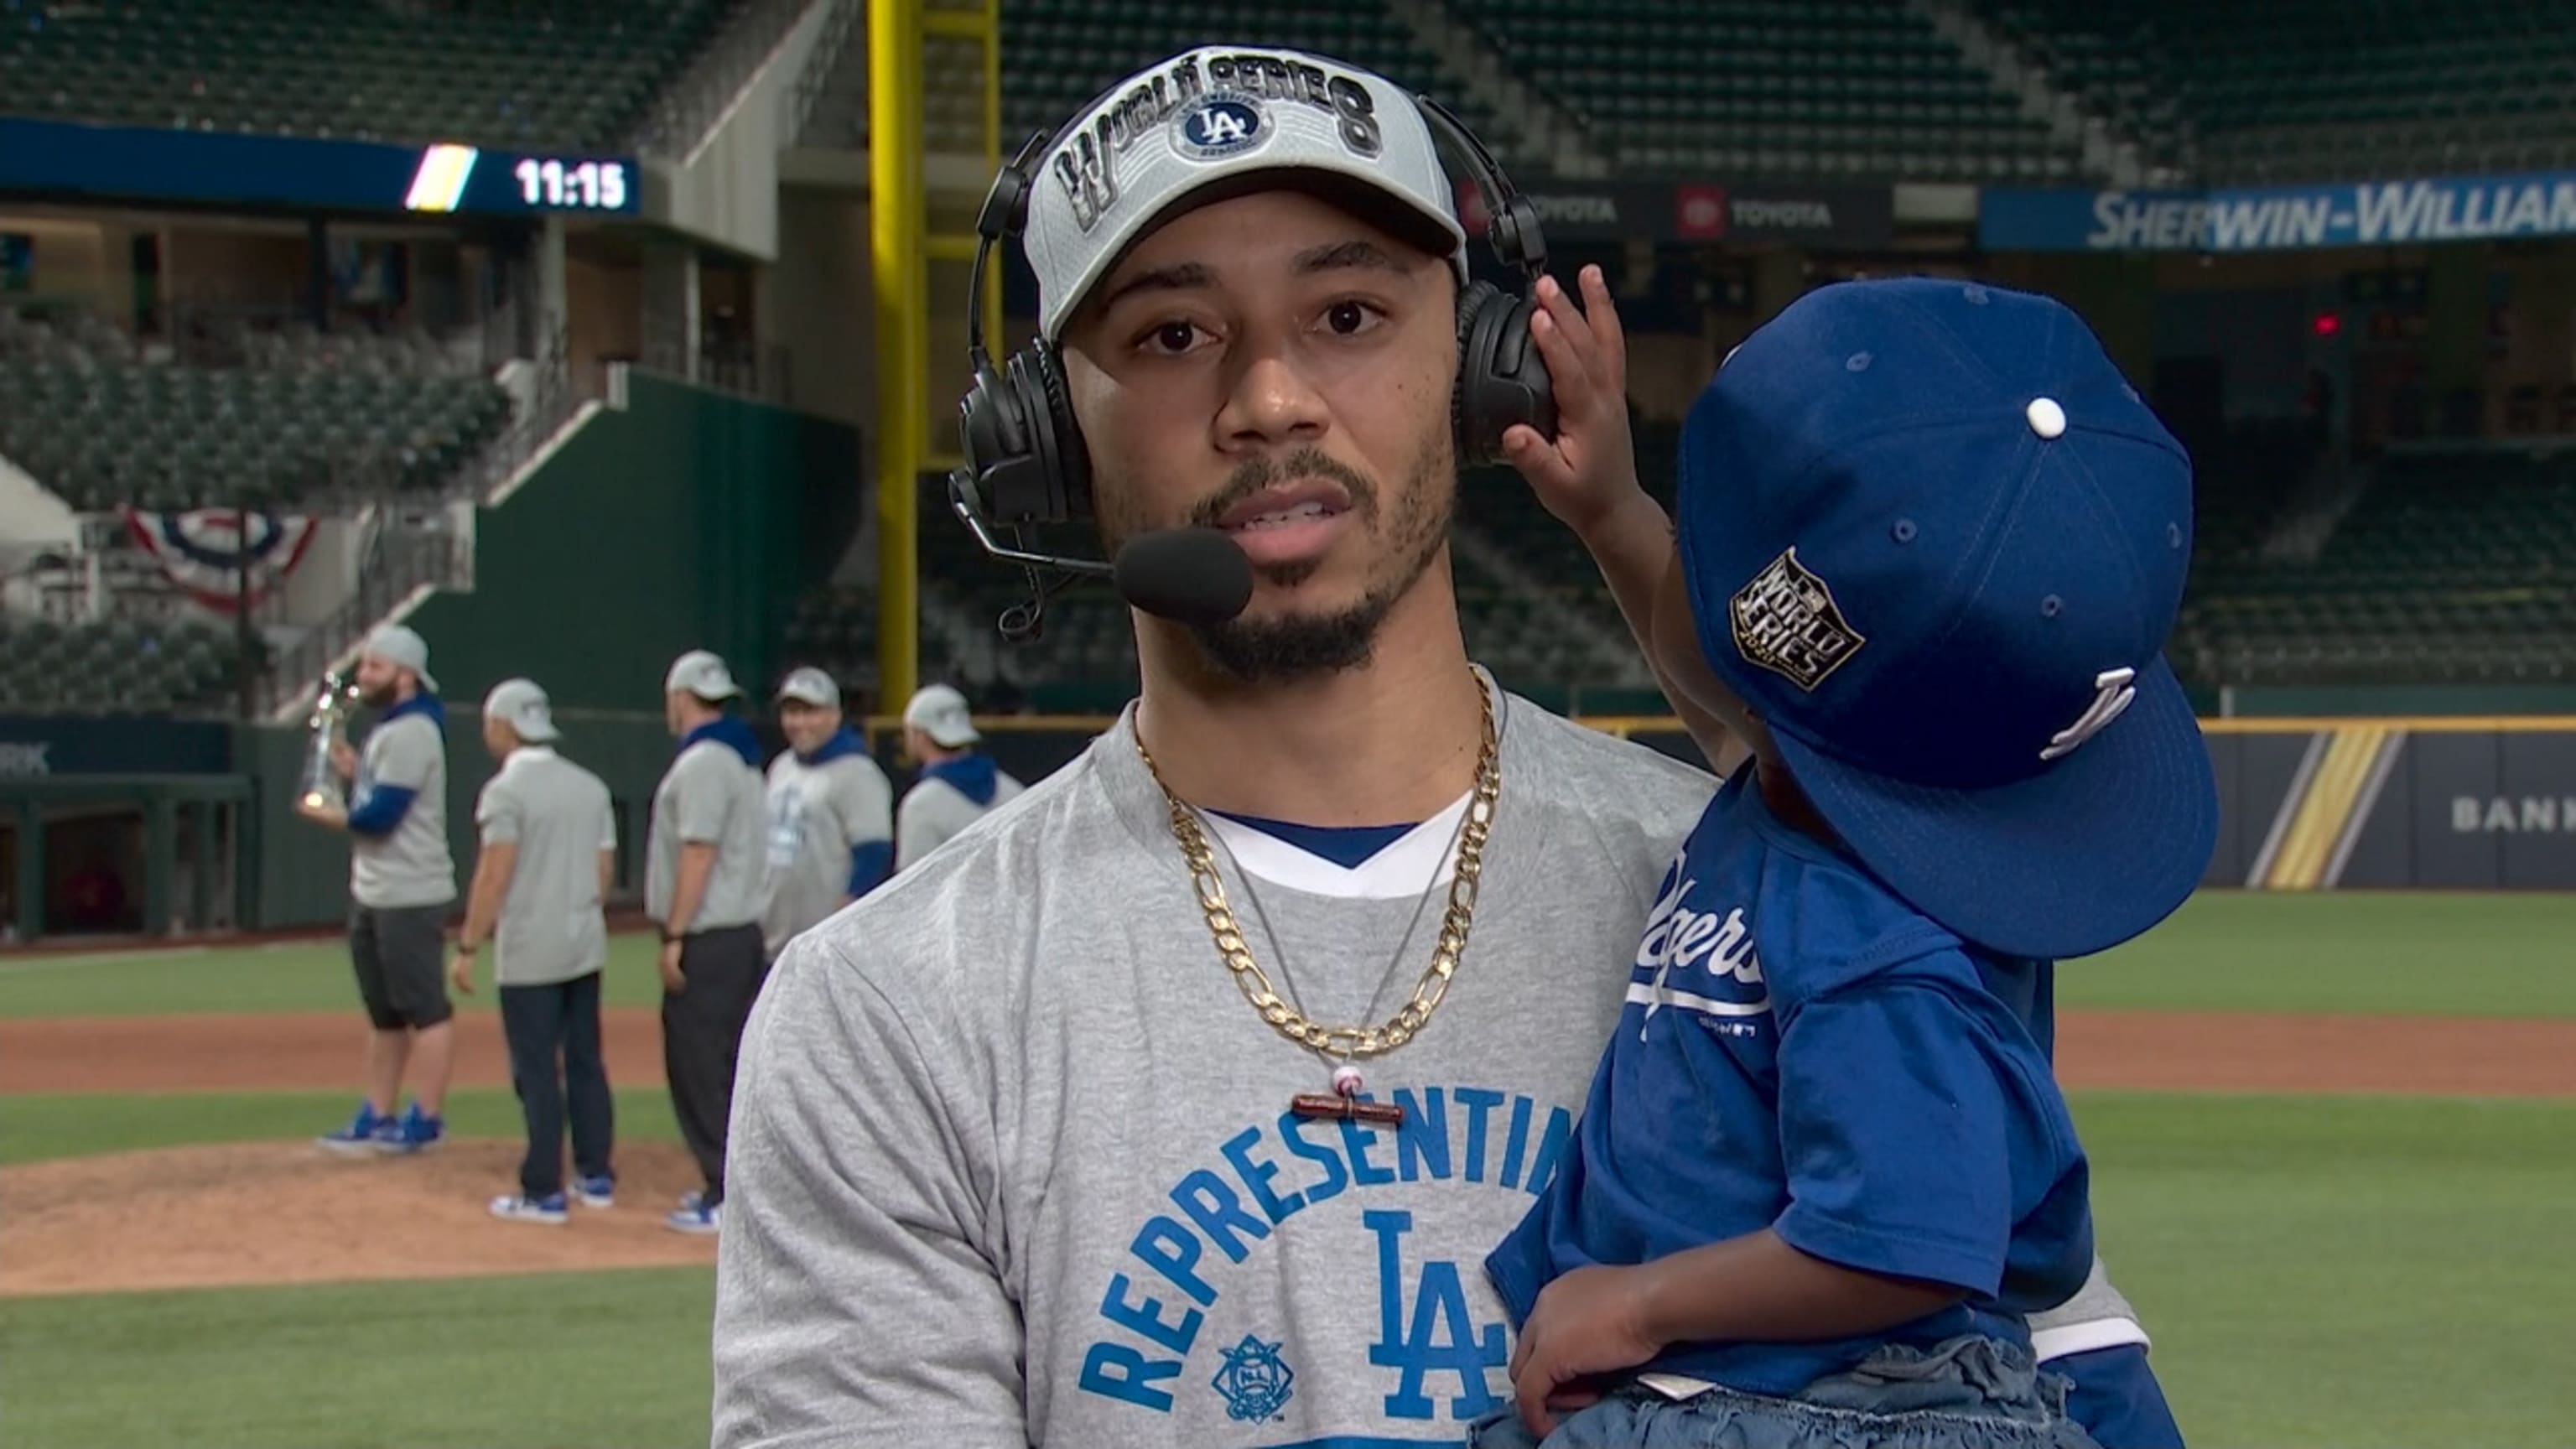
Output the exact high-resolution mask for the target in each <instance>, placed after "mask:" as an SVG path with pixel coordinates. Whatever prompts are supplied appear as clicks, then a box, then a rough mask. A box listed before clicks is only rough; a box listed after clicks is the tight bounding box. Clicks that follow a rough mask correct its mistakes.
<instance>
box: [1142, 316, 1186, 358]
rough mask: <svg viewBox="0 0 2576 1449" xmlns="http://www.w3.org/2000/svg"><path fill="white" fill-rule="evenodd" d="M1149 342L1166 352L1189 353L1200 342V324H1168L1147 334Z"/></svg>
mask: <svg viewBox="0 0 2576 1449" xmlns="http://www.w3.org/2000/svg"><path fill="white" fill-rule="evenodd" d="M1147 340H1148V341H1149V342H1151V343H1152V344H1153V345H1154V347H1156V348H1157V349H1159V350H1161V351H1164V352H1187V351H1189V350H1190V345H1191V344H1192V343H1195V342H1197V341H1198V340H1199V329H1198V324H1196V323H1194V322H1166V323H1163V324H1162V325H1161V326H1159V327H1156V328H1155V329H1154V330H1153V331H1152V332H1151V333H1148V334H1147Z"/></svg>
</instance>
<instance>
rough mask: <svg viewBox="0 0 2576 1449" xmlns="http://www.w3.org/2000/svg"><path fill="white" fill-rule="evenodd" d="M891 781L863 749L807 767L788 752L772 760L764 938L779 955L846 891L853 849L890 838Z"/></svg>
mask: <svg viewBox="0 0 2576 1449" xmlns="http://www.w3.org/2000/svg"><path fill="white" fill-rule="evenodd" d="M893 807H894V786H893V784H892V782H890V781H888V780H887V779H886V773H885V771H884V770H883V769H881V768H879V767H878V765H877V762H876V761H875V760H872V759H870V758H868V756H867V755H866V754H864V753H853V754H846V755H835V756H834V757H832V758H831V759H828V760H825V761H823V762H822V763H821V764H819V765H809V764H806V763H805V762H804V761H802V760H799V759H797V758H796V752H795V751H793V750H788V751H785V752H783V753H781V754H780V755H779V757H778V758H777V759H775V760H772V761H770V762H769V909H768V910H766V911H764V912H762V913H761V918H760V925H761V936H762V938H763V940H764V941H765V942H766V943H767V945H768V948H769V953H770V954H771V955H773V956H774V955H777V954H778V952H779V950H780V948H782V947H784V946H785V945H786V944H787V943H788V941H789V940H790V939H792V938H793V937H794V936H795V935H796V934H797V933H798V932H800V931H804V930H808V929H810V928H812V927H814V926H816V925H819V924H820V923H821V922H822V921H823V919H824V918H825V917H827V916H829V915H831V914H832V913H833V912H834V911H837V910H839V909H840V908H841V902H842V901H843V900H845V899H847V898H848V897H849V894H850V870H851V865H852V858H851V857H852V852H853V851H855V850H856V849H857V848H858V847H859V846H861V845H865V844H869V843H872V842H873V843H878V844H883V845H885V846H886V847H887V848H888V849H889V850H891V848H892V846H893V840H894V821H893V818H892V817H893V813H894V810H893Z"/></svg>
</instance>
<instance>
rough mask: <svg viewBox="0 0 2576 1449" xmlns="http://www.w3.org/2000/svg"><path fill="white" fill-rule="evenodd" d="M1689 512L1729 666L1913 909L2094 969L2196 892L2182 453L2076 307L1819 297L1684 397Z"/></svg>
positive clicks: (1888, 294) (1840, 829)
mask: <svg viewBox="0 0 2576 1449" xmlns="http://www.w3.org/2000/svg"><path fill="white" fill-rule="evenodd" d="M1677 518H1678V531H1679V539H1680V548H1681V557H1682V565H1683V570H1684V576H1685V577H1686V579H1687V580H1688V586H1689V594H1690V602H1691V610H1692V613H1693V615H1694V618H1695V621H1696V623H1697V628H1698V637H1699V644H1700V650H1701V652H1702V653H1703V654H1704V655H1705V656H1706V657H1707V660H1708V663H1709V665H1710V667H1711V668H1712V669H1713V670H1714V671H1715V672H1716V674H1717V675H1718V677H1719V678H1720V679H1722V680H1724V681H1725V682H1726V683H1727V685H1728V686H1729V687H1731V688H1732V689H1734V690H1735V691H1736V693H1737V694H1739V695H1740V696H1742V697H1743V699H1744V700H1745V702H1746V703H1747V704H1749V705H1750V706H1752V708H1753V711H1754V713H1756V714H1757V715H1759V716H1761V718H1762V720H1763V721H1764V723H1765V724H1766V725H1767V726H1768V727H1769V730H1770V732H1771V735H1772V737H1773V739H1774V740H1775V742H1776V743H1777V745H1778V748H1779V752H1780V756H1781V758H1782V761H1783V762H1784V763H1785V764H1786V765H1787V766H1788V767H1789V769H1790V771H1791V772H1792V773H1793V774H1794V775H1795V776H1796V777H1797V780H1798V783H1799V785H1800V786H1801V787H1802V788H1803V789H1804V791H1805V792H1806V794H1807V796H1808V798H1809V799H1810V800H1811V801H1812V802H1813V803H1814V805H1815V807H1816V810H1817V812H1818V813H1819V814H1820V815H1822V816H1823V817H1824V819H1825V821H1826V823H1827V824H1829V825H1831V826H1832V827H1833V829H1834V831H1835V833H1836V834H1838V835H1839V836H1841V837H1842V840H1843V842H1844V844H1845V845H1846V846H1847V847H1848V848H1849V849H1850V851H1851V852H1852V853H1853V854H1854V855H1855V856H1857V857H1858V858H1859V860H1860V861H1861V862H1862V863H1863V864H1864V865H1866V866H1867V867H1868V868H1869V869H1870V870H1871V871H1872V872H1873V873H1874V874H1876V875H1877V876H1878V877H1879V878H1880V879H1882V880H1884V881H1885V882H1886V883H1887V884H1888V885H1889V886H1890V887H1891V888H1893V889H1894V890H1895V891H1896V892H1897V894H1899V895H1900V896H1903V897H1904V898H1905V899H1906V900H1907V901H1909V902H1910V903H1912V904H1913V905H1914V906H1915V908H1916V909H1918V910H1920V911H1922V912H1923V913H1924V914H1925V915H1927V916H1930V917H1931V918H1932V919H1934V920H1935V921H1938V922H1940V923H1941V924H1942V925H1944V926H1946V927H1948V928H1949V929H1950V930H1952V931H1954V932H1957V933H1958V934H1959V935H1961V936H1963V937H1965V938H1967V939H1969V940H1971V941H1974V942H1977V943H1979V944H1981V945H1983V946H1985V947H1987V948H1989V949H1991V950H1995V951H1999V952H2003V953H2005V954H2009V955H2016V956H2039V957H2066V956H2081V955H2086V954H2089V953H2091V952H2095V951H2101V950H2104V949H2107V948H2109V947H2111V946H2114V945H2117V944H2119V943H2120V942H2122V941H2125V940H2127V939H2129V938H2130V937H2132V936H2135V935H2137V934H2138V933H2140V932H2142V931H2144V930H2146V929H2147V928H2148V927H2150V926H2152V925H2154V924H2155V923H2156V922H2157V921H2160V920H2162V919H2163V918H2164V917H2165V916H2166V915H2168V914H2169V913H2171V912H2172V911H2173V909H2174V908H2175V907H2176V906H2178V905H2180V904H2181V903H2182V901H2183V900H2184V898H2186V897H2187V896H2189V895H2190V894H2191V892H2192V890H2193V888H2194V887H2195V886H2196V885H2198V883H2199V881H2200V877H2201V873H2202V871H2203V870H2204V869H2205V868H2206V866H2207V865H2208V862H2209V857H2210V852H2211V850H2212V849H2213V848H2214V847H2215V845H2216V842H2217V835H2218V804H2217V791H2216V787H2215V785H2214V783H2213V780H2212V776H2211V771H2210V763H2209V752H2208V748H2207V746H2206V745H2205V744H2204V743H2203V741H2202V738H2201V734H2200V726H2199V723H2198V721H2197V720H2196V719H2195V718H2194V717H2193V714H2192V711H2191V707H2190V705H2189V703H2188V702H2187V701H2186V700H2185V699H2184V696H2183V692H2182V686H2181V685H2180V683H2179V682H2177V681H2176V680H2175V678H2174V675H2173V671H2172V669H2171V668H2170V667H2169V666H2168V665H2167V664H2166V663H2165V661H2164V654H2163V650H2164V643H2165V639H2166V636H2167V635H2168V634H2170V633H2171V632H2172V629H2173V626H2174V620H2175V617H2176V615H2177V614H2178V613H2179V612H2180V610H2181V606H2182V593H2183V581H2184V578H2185V576H2186V574H2187V572H2188V570H2189V565H2190V559H2191V526H2192V473H2191V461H2190V458H2189V457H2188V455H2186V454H2185V452H2184V451H2183V448H2182V446H2181V445H2180V444H2179V443H2177V442H2176V441H2175V440H2174V438H2173V436H2172V435H2171V434H2170V433H2168V432H2167V431H2166V430H2165V428H2164V425H2163V424H2162V423H2160V422H2158V421H2157V419H2156V416H2155V414H2154V412H2153V411H2152V410H2150V409H2149V408H2148V407H2147V405H2146V404H2145V403H2144V402H2143V401H2142V400H2141V399H2140V398H2139V396H2138V393H2137V390H2136V389H2135V388H2132V387H2131V386H2129V384H2128V383H2127V381H2126V380H2124V379H2123V378H2122V377H2121V375H2120V372H2119V369H2118V368H2117V367H2116V366H2114V365H2113V363H2112V362H2111V359H2110V358H2109V357H2108V356H2106V355H2105V354H2104V353H2103V351H2102V347H2101V344H2100V343H2099V341H2097V340H2096V339H2095V337H2094V336H2093V333H2092V331H2091V329H2089V328H2087V327H2086V326H2085V325H2084V322H2083V320H2082V319H2080V318H2078V317H2077V316H2076V315H2075V314H2074V313H2073V312H2071V311H2069V310H2067V309H2066V308H2065V307H2064V306H2062V305H2060V304H2059V303H2057V302H2054V301H2051V300H2049V299H2047V298H2044V297H2037V296H2032V295H2029V294H2026V293H2020V292H2013V291H2007V290H2004V289H2001V288H1996V287H1984V286H1977V285H1972V284H1964V283H1960V282H1954V281H1942V280H1936V279H1929V278H1908V279H1902V280H1890V281H1867V282H1846V283H1839V284H1836V285H1832V286H1828V287H1823V288H1820V289H1818V290H1816V291H1814V292H1811V293H1809V294H1808V295H1807V296H1806V297H1804V298H1802V299H1800V300H1799V301H1798V302H1797V303H1795V304H1794V305H1792V306H1791V307H1789V308H1788V310H1786V311H1784V312H1782V313H1781V314H1780V315H1779V317H1777V318H1776V319H1774V320H1773V321H1772V322H1770V323H1769V324H1768V325H1766V326H1764V327H1763V328H1761V329H1760V330H1759V331H1757V332H1755V333H1754V334H1753V335H1752V336H1751V337H1748V338H1747V339H1745V342H1744V344H1743V346H1742V347H1740V348H1738V349H1737V350H1736V351H1735V352H1734V353H1733V354H1732V355H1730V356H1729V357H1728V359H1727V360H1726V362H1725V363H1724V364H1723V365H1722V366H1721V367H1720V368H1719V369H1718V374H1717V376H1716V378H1715V379H1714V380H1712V381H1711V382H1710V384H1709V386H1708V387H1707V389H1706V390H1705V391H1704V392H1703V393H1702V394H1701V396H1700V398H1699V400H1698V401H1697V403H1695V404H1694V405H1693V407H1692V408H1691V412H1690V417H1689V420H1688V421H1687V422H1686V423H1685V424H1684V426H1683V430H1682V447H1681V479H1680V494H1679V507H1678V509H1677Z"/></svg>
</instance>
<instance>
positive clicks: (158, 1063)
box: [0, 1007, 662, 1093]
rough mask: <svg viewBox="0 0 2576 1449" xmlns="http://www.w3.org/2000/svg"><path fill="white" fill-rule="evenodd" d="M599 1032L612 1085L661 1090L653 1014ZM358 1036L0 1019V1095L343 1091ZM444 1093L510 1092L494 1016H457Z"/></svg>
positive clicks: (226, 1025) (247, 1022)
mask: <svg viewBox="0 0 2576 1449" xmlns="http://www.w3.org/2000/svg"><path fill="white" fill-rule="evenodd" d="M600 1032H601V1036H602V1039H603V1041H602V1045H603V1049H604V1050H605V1051H606V1053H607V1055H608V1069H609V1076H610V1079H611V1080H612V1081H614V1082H616V1083H617V1084H618V1085H619V1086H621V1087H623V1086H657V1085H659V1084H660V1083H661V1081H662V1022H661V1015H660V1013H659V1011H657V1010H656V1009H654V1008H652V1007H620V1008H614V1009H611V1010H607V1011H603V1012H601V1013H600ZM366 1039H367V1031H366V1021H365V1018H363V1017H362V1016H360V1015H359V1014H358V1013H356V1012H354V1011H352V1012H336V1011H299V1012H291V1013H281V1014H277V1015H270V1016H236V1015H220V1014H214V1013H207V1014H201V1015H192V1016H66V1017H53V1018H27V1019H23V1020H16V1021H0V1093H9V1092H293V1091H332V1092H340V1091H349V1090H354V1089H355V1088H356V1087H357V1086H358V1085H359V1083H360V1082H361V1081H363V1080H364V1075H363V1068H364V1064H365V1057H366ZM456 1085H458V1086H460V1087H506V1086H508V1085H510V1050H509V1047H508V1045H507V1044H506V1043H505V1042H503V1041H502V1039H501V1017H500V1013H498V1012H493V1011H466V1012H458V1013H457V1015H456Z"/></svg>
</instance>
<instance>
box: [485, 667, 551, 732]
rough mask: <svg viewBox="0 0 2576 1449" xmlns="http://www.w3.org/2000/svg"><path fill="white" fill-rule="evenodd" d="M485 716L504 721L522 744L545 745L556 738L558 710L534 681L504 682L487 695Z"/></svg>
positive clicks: (514, 680) (506, 680) (494, 686)
mask: <svg viewBox="0 0 2576 1449" xmlns="http://www.w3.org/2000/svg"><path fill="white" fill-rule="evenodd" d="M483 713H484V714H485V716H487V717H489V718H492V719H497V720H500V721H502V722H504V723H506V724H507V725H509V727H510V732H511V733H512V734H515V735H517V736H518V737H519V738H520V739H521V740H522V741H524V742H526V743H528V744H532V745H541V744H544V743H546V742H547V741H549V740H552V739H554V738H555V737H556V730H555V715H554V707H553V706H552V705H551V704H549V703H548V702H547V700H546V692H545V691H544V690H543V689H540V688H538V687H537V682H536V681H535V680H533V679H504V680H502V681H501V682H500V683H498V684H496V685H493V686H492V692H491V693H490V694H487V695H485V696H483Z"/></svg>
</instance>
